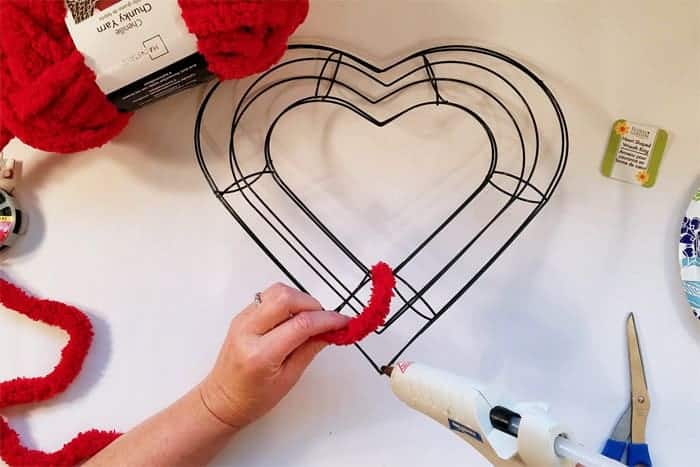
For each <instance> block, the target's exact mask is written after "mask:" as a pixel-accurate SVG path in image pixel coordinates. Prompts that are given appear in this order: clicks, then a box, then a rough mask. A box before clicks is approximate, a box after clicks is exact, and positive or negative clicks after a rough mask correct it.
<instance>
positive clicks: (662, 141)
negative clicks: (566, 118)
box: [601, 120, 668, 188]
mask: <svg viewBox="0 0 700 467" xmlns="http://www.w3.org/2000/svg"><path fill="white" fill-rule="evenodd" d="M667 140H668V134H667V133H666V131H665V130H662V129H660V128H655V127H651V126H648V125H642V124H639V123H633V122H629V121H627V120H617V121H616V122H615V123H614V124H613V127H612V130H611V132H610V139H609V140H608V146H607V149H606V151H605V157H604V158H603V166H602V169H601V171H602V173H603V175H605V176H606V177H610V178H614V179H616V180H620V181H623V182H628V183H634V184H638V185H641V186H643V187H646V188H650V187H652V186H653V185H654V183H656V176H657V175H658V171H659V165H660V164H661V158H662V157H663V153H664V150H665V148H666V141H667Z"/></svg>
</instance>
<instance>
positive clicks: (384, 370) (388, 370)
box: [381, 365, 394, 378]
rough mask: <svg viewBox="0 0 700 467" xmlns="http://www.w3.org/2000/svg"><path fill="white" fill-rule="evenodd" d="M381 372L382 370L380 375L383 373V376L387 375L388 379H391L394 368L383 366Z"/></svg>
mask: <svg viewBox="0 0 700 467" xmlns="http://www.w3.org/2000/svg"><path fill="white" fill-rule="evenodd" d="M381 370H382V373H383V374H385V375H387V376H388V377H389V378H391V372H392V371H394V367H393V366H389V365H384V366H383V367H382V368H381Z"/></svg>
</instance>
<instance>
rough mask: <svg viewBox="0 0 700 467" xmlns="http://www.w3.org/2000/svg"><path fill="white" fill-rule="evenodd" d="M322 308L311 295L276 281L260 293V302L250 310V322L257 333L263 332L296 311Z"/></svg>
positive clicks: (291, 315) (285, 319)
mask: <svg viewBox="0 0 700 467" xmlns="http://www.w3.org/2000/svg"><path fill="white" fill-rule="evenodd" d="M322 309H323V307H321V304H320V303H319V302H318V300H316V299H315V298H313V297H312V296H311V295H309V294H306V293H304V292H301V291H299V290H297V289H294V288H292V287H289V286H288V285H284V284H280V283H277V284H274V285H272V286H270V287H269V288H267V289H266V290H265V291H264V292H263V293H262V294H261V299H260V304H259V305H256V308H254V309H253V310H252V311H251V318H250V319H251V321H250V322H251V325H252V327H253V330H254V331H255V332H256V333H257V334H265V333H266V332H268V331H269V330H271V329H273V328H275V327H276V326H277V325H279V324H280V323H283V322H284V321H287V320H288V319H289V318H291V317H293V316H294V315H296V314H297V313H300V312H302V311H310V310H311V311H316V310H322Z"/></svg>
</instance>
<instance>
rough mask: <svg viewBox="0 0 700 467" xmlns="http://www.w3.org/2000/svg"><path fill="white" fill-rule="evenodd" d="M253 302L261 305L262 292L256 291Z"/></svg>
mask: <svg viewBox="0 0 700 467" xmlns="http://www.w3.org/2000/svg"><path fill="white" fill-rule="evenodd" d="M253 303H255V304H256V305H258V306H260V305H262V294H261V293H260V292H256V294H255V297H254V298H253Z"/></svg>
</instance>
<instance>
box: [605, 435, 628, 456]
mask: <svg viewBox="0 0 700 467" xmlns="http://www.w3.org/2000/svg"><path fill="white" fill-rule="evenodd" d="M625 448H627V443H626V442H624V441H616V440H614V439H609V440H607V441H606V442H605V447H603V453H602V454H603V455H604V456H605V457H607V458H609V459H613V460H616V461H619V460H622V456H623V455H624V454H625Z"/></svg>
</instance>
